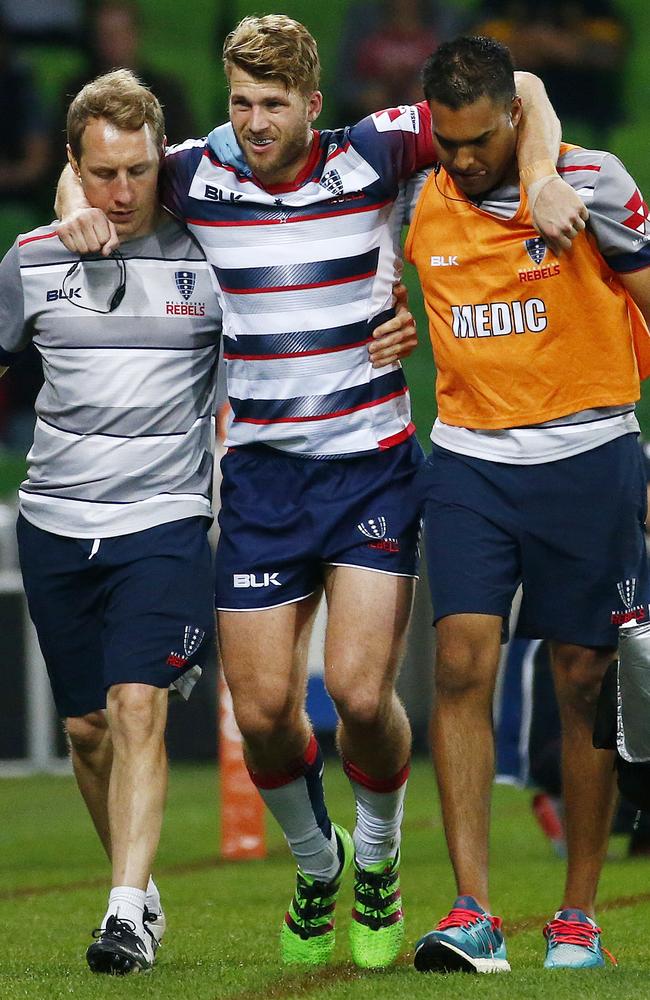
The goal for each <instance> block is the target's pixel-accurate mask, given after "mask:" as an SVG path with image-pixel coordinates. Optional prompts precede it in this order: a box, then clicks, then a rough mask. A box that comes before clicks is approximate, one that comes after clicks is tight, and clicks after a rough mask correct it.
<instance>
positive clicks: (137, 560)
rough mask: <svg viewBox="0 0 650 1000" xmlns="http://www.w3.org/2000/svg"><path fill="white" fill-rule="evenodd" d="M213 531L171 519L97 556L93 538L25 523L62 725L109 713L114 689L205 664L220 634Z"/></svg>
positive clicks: (30, 595) (33, 611) (34, 604)
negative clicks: (214, 588) (214, 636)
mask: <svg viewBox="0 0 650 1000" xmlns="http://www.w3.org/2000/svg"><path fill="white" fill-rule="evenodd" d="M209 524H210V522H209V520H208V519H207V518H203V517H189V518H185V519H183V520H180V521H172V522H169V523H168V524H160V525H157V526H156V527H154V528H148V529H147V530H145V531H137V532H134V533H133V534H129V535H120V536H118V537H117V538H103V539H102V540H101V542H100V543H99V548H98V549H97V551H96V552H94V551H93V539H92V538H66V537H64V536H62V535H54V534H52V533H51V532H49V531H42V530H41V529H40V528H37V527H35V525H33V524H31V523H30V522H29V521H27V519H26V518H24V517H23V516H22V515H21V516H19V518H18V526H17V533H18V548H19V553H20V565H21V569H22V572H23V581H24V584H25V592H26V594H27V602H28V605H29V613H30V616H31V619H32V621H33V622H34V625H35V627H36V632H37V634H38V640H39V643H40V646H41V650H42V652H43V657H44V659H45V664H46V666H47V671H48V674H49V676H50V682H51V684H52V693H53V695H54V701H55V704H56V707H57V711H58V712H59V714H60V715H61V716H62V717H64V718H65V717H67V716H79V715H86V714H87V713H88V712H93V711H95V710H97V709H101V708H104V707H105V706H106V690H107V689H108V688H109V687H111V686H112V685H113V684H123V683H129V682H130V683H139V684H151V685H152V686H154V687H160V688H166V687H168V686H169V685H170V684H171V683H172V682H173V681H175V680H177V679H178V677H179V674H181V673H184V672H185V670H187V669H188V668H189V667H191V666H193V665H194V664H195V663H197V662H200V661H201V656H202V655H203V654H204V652H205V651H206V650H207V648H208V647H209V642H210V639H211V636H212V633H213V629H214V609H213V606H212V557H211V553H210V549H209V546H208V542H207V530H208V527H209ZM94 544H95V547H96V544H97V543H94Z"/></svg>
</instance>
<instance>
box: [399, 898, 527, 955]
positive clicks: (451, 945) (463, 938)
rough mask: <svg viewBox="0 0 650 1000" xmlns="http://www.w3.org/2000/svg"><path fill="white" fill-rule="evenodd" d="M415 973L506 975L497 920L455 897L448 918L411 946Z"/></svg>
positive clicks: (473, 905) (469, 899) (499, 921)
mask: <svg viewBox="0 0 650 1000" xmlns="http://www.w3.org/2000/svg"><path fill="white" fill-rule="evenodd" d="M414 964H415V968H416V969H417V970H418V972H510V965H509V964H508V960H507V958H506V943H505V941H504V939H503V934H502V933H501V918H500V917H493V916H492V915H491V914H489V913H486V912H485V910H484V909H483V908H482V907H481V906H479V904H478V903H477V902H476V900H475V899H474V897H473V896H459V897H458V899H457V900H456V901H455V903H454V905H453V907H452V908H451V910H450V911H449V914H448V916H446V917H445V918H444V919H443V920H441V921H440V923H439V924H438V926H437V927H436V929H435V930H434V931H430V932H429V933H428V934H425V935H424V937H422V938H420V940H419V941H418V943H417V944H416V946H415V960H414Z"/></svg>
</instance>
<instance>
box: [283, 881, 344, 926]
mask: <svg viewBox="0 0 650 1000" xmlns="http://www.w3.org/2000/svg"><path fill="white" fill-rule="evenodd" d="M338 887H339V886H338V880H336V879H335V880H334V881H332V882H319V881H318V879H314V880H313V881H312V880H311V879H307V878H305V876H304V875H302V873H301V872H298V878H297V883H296V893H295V896H294V907H295V910H296V913H297V914H298V916H299V917H300V920H301V922H303V923H304V924H305V925H309V924H314V923H315V922H316V921H318V920H320V919H321V918H323V917H326V916H327V915H328V914H329V913H331V912H332V910H333V909H334V899H333V897H334V896H335V894H336V892H337V890H338Z"/></svg>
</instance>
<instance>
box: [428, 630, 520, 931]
mask: <svg viewBox="0 0 650 1000" xmlns="http://www.w3.org/2000/svg"><path fill="white" fill-rule="evenodd" d="M501 624H502V620H501V618H500V617H498V616H496V615H474V614H471V615H470V614H462V615H449V616H448V617H446V618H442V619H441V620H440V621H439V622H438V623H437V655H436V694H435V701H434V709H433V715H432V721H431V743H432V751H433V760H434V764H435V769H436V774H437V778H438V789H439V793H440V804H441V808H442V817H443V822H444V827H445V836H446V838H447V847H448V849H449V856H450V859H451V863H452V866H453V869H454V873H455V876H456V884H457V887H458V893H459V895H469V896H474V898H475V899H476V900H477V901H478V903H480V905H481V906H482V907H483V908H484V909H485V910H487V911H488V912H489V910H490V905H489V891H488V852H489V833H490V802H491V795H492V780H493V778H494V734H493V727H492V697H493V694H494V684H495V680H496V674H497V668H498V664H499V646H500V641H501Z"/></svg>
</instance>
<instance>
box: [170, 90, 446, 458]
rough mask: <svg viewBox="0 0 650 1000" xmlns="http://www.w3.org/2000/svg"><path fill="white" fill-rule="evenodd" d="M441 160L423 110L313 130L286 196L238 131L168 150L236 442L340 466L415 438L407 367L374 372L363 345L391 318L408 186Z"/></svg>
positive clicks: (175, 206) (178, 211) (227, 129)
mask: <svg viewBox="0 0 650 1000" xmlns="http://www.w3.org/2000/svg"><path fill="white" fill-rule="evenodd" d="M433 158H434V152H433V141H432V137H431V128H430V117H429V112H428V108H427V107H426V105H425V104H421V105H417V106H413V107H402V108H395V109H393V110H390V111H382V112H379V113H377V114H375V115H372V116H371V117H369V118H366V119H364V120H363V121H362V122H360V123H359V124H358V125H355V126H352V127H351V128H345V129H340V130H337V131H322V132H315V133H314V138H313V145H312V149H311V155H310V157H309V160H308V162H307V164H306V165H305V167H304V169H303V170H302V172H301V174H300V176H299V177H297V178H296V180H295V182H294V183H293V184H291V185H282V186H277V187H272V188H264V187H262V186H261V185H260V183H259V182H258V181H257V180H256V179H255V177H253V176H252V175H251V173H250V171H249V170H248V169H247V167H246V166H245V163H244V161H243V159H242V156H241V152H240V150H239V147H238V145H237V142H236V139H235V136H234V132H233V131H232V127H231V126H230V125H226V126H222V127H221V128H219V129H215V131H214V132H212V133H211V134H210V136H208V138H207V139H204V140H196V141H190V142H187V143H183V144H181V145H180V146H175V147H172V148H171V149H170V150H169V151H168V155H167V157H166V161H165V165H164V167H163V171H162V199H163V203H164V204H165V206H166V207H167V208H168V209H169V210H170V211H171V212H173V213H174V214H175V215H176V216H178V217H179V218H180V219H182V220H183V221H184V222H186V224H187V225H188V226H189V228H190V230H191V231H192V232H193V233H194V235H195V236H196V238H197V239H198V240H199V242H200V244H201V246H202V247H203V250H204V252H205V255H206V257H207V259H208V260H209V261H210V263H211V264H212V265H213V266H214V269H215V273H216V276H217V279H218V282H219V285H220V288H221V291H222V296H223V308H224V357H225V359H226V373H227V382H228V395H229V398H230V404H231V407H232V411H233V420H232V424H231V427H230V432H229V437H228V440H227V444H228V445H230V446H238V445H246V444H250V443H253V442H255V443H263V444H267V445H270V446H272V447H274V448H278V449H281V450H285V451H290V452H293V453H295V454H301V455H307V456H317V457H326V458H327V457H329V458H331V457H334V456H346V455H354V454H359V453H362V452H369V451H373V450H377V449H381V448H387V447H390V446H391V445H393V444H396V443H398V442H399V441H402V440H404V439H405V438H406V437H408V436H409V435H410V434H411V433H412V432H413V429H414V428H413V424H412V422H411V415H410V401H409V397H408V389H407V387H406V382H405V379H404V375H403V372H402V369H401V366H400V365H399V364H395V365H392V366H391V367H389V368H383V369H377V370H374V369H373V368H372V366H371V364H370V362H369V359H368V343H369V341H370V340H371V334H372V330H373V329H374V328H375V327H376V326H378V325H379V324H380V323H382V322H383V321H384V320H386V319H387V318H389V317H390V316H391V315H392V311H391V310H392V296H391V292H392V284H393V281H394V280H395V273H396V270H395V264H396V259H397V257H398V255H399V253H400V232H401V224H402V215H401V210H397V209H396V199H397V197H398V193H399V186H400V182H401V181H402V180H403V179H405V178H406V177H408V176H410V175H411V174H412V173H413V172H414V171H415V170H417V169H418V168H420V167H421V166H423V165H424V164H429V163H431V162H432V160H433Z"/></svg>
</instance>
